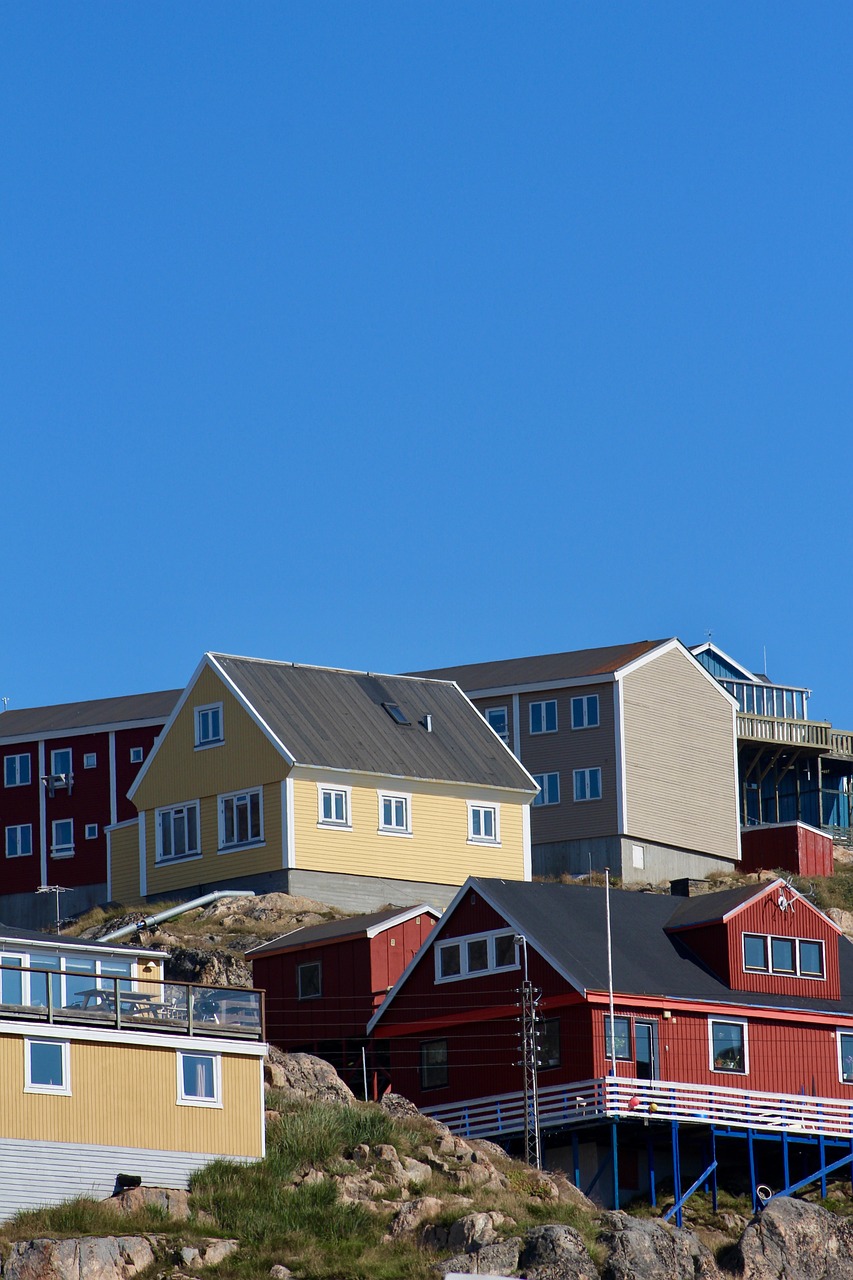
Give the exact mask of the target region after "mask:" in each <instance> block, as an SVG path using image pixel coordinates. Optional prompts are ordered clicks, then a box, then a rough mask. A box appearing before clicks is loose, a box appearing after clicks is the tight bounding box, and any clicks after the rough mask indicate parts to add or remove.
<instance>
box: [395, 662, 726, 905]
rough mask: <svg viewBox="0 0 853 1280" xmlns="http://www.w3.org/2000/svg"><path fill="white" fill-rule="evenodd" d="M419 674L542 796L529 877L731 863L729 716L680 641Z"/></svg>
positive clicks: (665, 874) (633, 874)
mask: <svg viewBox="0 0 853 1280" xmlns="http://www.w3.org/2000/svg"><path fill="white" fill-rule="evenodd" d="M419 674H423V675H428V676H431V677H433V678H439V679H451V680H455V681H457V682H458V683H459V685H460V686H461V687H462V688H463V689H464V690H465V691H466V693H467V694H468V696H469V697H470V698H471V700H472V701H473V703H474V705H475V706H476V707H477V708H478V709H479V710H480V712H481V713H482V715H483V716H484V718H485V719H486V720H487V721H488V723H489V724H490V725H491V727H492V728H493V729H494V730H495V732H496V733H498V734H500V736H501V737H502V738H503V740H504V741H505V742H506V743H507V745H508V746H509V747H510V748H511V749H512V750H513V752H514V754H515V755H516V757H517V759H518V760H519V761H521V762H522V763H523V764H524V766H525V768H527V769H528V770H529V771H530V773H531V774H532V775H533V777H534V778H535V780H536V782H537V783H538V785H539V788H540V790H539V794H538V796H537V798H536V800H535V801H534V804H533V808H532V811H531V828H532V836H531V839H532V866H533V872H534V874H540V875H551V874H559V873H562V872H568V873H570V874H576V875H581V874H584V873H586V872H588V871H589V870H590V868H592V869H593V870H603V868H604V867H605V866H609V867H610V869H611V871H612V872H614V873H615V874H618V875H621V876H622V878H623V880H625V881H627V882H631V881H633V882H640V881H649V880H651V881H660V880H666V879H670V878H674V877H681V876H705V875H707V874H708V872H709V871H712V870H724V869H730V868H731V867H732V866H733V865H736V864H737V862H738V861H739V859H740V827H739V821H738V797H737V792H738V784H737V730H736V720H735V716H736V711H737V705H736V703H735V700H734V698H732V697H731V695H730V694H728V693H727V692H726V690H724V689H723V688H722V687H721V685H720V684H719V683H718V682H717V681H716V680H715V679H714V678H713V677H712V676H711V675H710V673H709V672H708V671H707V670H706V669H705V668H704V667H703V666H702V665H701V663H699V662H697V660H696V659H695V658H694V656H693V655H692V654H691V653H690V652H689V650H688V649H686V648H685V647H684V645H682V644H681V642H680V641H679V640H677V639H668V640H642V641H639V642H637V643H634V644H625V645H612V646H609V647H607V648H600V649H583V650H577V651H574V652H569V653H556V654H544V655H539V656H536V657H530V658H511V659H506V660H503V661H497V662H483V663H474V664H472V665H468V666H458V667H446V668H441V669H439V670H434V671H428V672H422V673H419Z"/></svg>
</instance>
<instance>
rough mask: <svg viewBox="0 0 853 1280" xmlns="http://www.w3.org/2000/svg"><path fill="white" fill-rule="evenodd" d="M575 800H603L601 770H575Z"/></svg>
mask: <svg viewBox="0 0 853 1280" xmlns="http://www.w3.org/2000/svg"><path fill="white" fill-rule="evenodd" d="M574 780H575V800H600V799H601V770H600V769H575V771H574Z"/></svg>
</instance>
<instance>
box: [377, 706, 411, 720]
mask: <svg viewBox="0 0 853 1280" xmlns="http://www.w3.org/2000/svg"><path fill="white" fill-rule="evenodd" d="M382 706H383V707H384V708H385V710H386V711H387V712H388V714H389V716H390V717H391V719H392V720H393V721H394V723H395V724H407V725H411V723H412V722H411V720H410V719H409V717H408V716H407V715H406V713H405V711H404V710H403V709H402V707H398V706H397V703H396V702H383V703H382Z"/></svg>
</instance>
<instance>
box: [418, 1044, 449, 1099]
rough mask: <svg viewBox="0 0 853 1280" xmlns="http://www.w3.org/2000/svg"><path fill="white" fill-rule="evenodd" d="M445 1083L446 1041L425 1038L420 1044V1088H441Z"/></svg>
mask: <svg viewBox="0 0 853 1280" xmlns="http://www.w3.org/2000/svg"><path fill="white" fill-rule="evenodd" d="M446 1084H447V1041H446V1040H425V1041H424V1042H423V1043H422V1044H421V1088H422V1089H443V1088H444V1087H445V1086H446Z"/></svg>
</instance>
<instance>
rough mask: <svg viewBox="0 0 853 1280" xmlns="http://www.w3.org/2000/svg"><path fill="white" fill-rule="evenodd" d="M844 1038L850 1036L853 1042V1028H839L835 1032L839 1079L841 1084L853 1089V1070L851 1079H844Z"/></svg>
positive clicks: (852, 1050) (852, 1048) (852, 1047)
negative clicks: (842, 1046) (842, 1043)
mask: <svg viewBox="0 0 853 1280" xmlns="http://www.w3.org/2000/svg"><path fill="white" fill-rule="evenodd" d="M844 1036H849V1037H850V1040H851V1041H853V1027H837V1028H836V1031H835V1048H836V1054H837V1057H838V1079H839V1082H840V1083H841V1084H846V1085H850V1086H851V1087H852V1088H853V1068H851V1076H850V1079H849V1080H845V1079H844V1057H843V1055H842V1052H841V1041H842V1038H843V1037H844ZM851 1056H853V1045H851Z"/></svg>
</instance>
